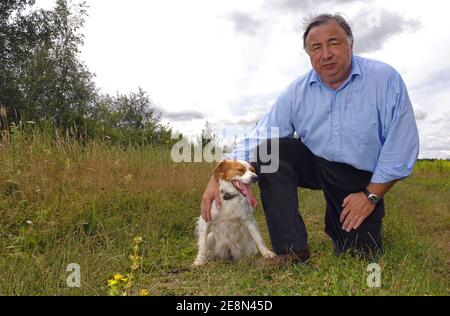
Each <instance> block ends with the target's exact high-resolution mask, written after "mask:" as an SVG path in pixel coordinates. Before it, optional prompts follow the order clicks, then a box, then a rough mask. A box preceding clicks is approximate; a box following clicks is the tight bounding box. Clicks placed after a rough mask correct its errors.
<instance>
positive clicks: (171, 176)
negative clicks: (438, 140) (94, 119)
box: [0, 124, 450, 295]
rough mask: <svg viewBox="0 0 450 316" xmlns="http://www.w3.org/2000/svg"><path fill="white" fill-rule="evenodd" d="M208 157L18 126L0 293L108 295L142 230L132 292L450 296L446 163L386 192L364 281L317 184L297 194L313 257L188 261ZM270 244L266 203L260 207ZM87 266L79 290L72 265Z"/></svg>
mask: <svg viewBox="0 0 450 316" xmlns="http://www.w3.org/2000/svg"><path fill="white" fill-rule="evenodd" d="M212 168H213V165H211V164H207V163H181V164H175V163H173V162H172V161H171V159H170V149H169V148H159V147H158V148H154V147H150V146H137V147H136V146H135V147H132V146H129V147H121V146H117V145H112V144H110V143H108V141H104V140H89V141H88V140H86V141H84V142H80V141H76V140H75V139H74V138H73V137H71V134H70V132H64V133H62V132H59V131H55V130H54V129H52V128H50V127H39V126H36V125H34V124H28V125H26V126H17V127H13V128H12V134H10V135H6V137H3V141H2V143H1V147H0V253H1V256H0V294H3V295H107V293H108V288H107V281H108V279H110V278H111V276H113V275H114V274H115V273H122V272H124V271H127V270H128V268H129V264H130V260H129V255H130V253H131V252H132V248H131V247H132V246H131V245H132V242H133V240H134V237H135V236H142V237H143V240H144V241H143V243H142V244H141V250H142V259H143V260H142V262H141V264H140V266H139V268H138V269H137V270H136V271H135V272H134V284H133V288H131V289H129V292H130V293H131V294H138V292H139V290H140V289H142V288H145V289H148V291H149V293H150V295H177V294H188V295H191V294H199V295H211V294H222V295H241V294H246V295H332V294H337V295H366V294H373V295H413V294H418V295H436V294H444V295H448V294H449V281H448V280H449V279H450V278H449V277H450V274H449V271H450V268H449V264H450V258H449V251H448V250H449V245H450V236H449V231H450V226H449V225H450V224H449V223H450V217H449V216H450V215H449V214H450V212H449V204H448V200H449V198H450V193H449V192H450V190H448V188H449V185H450V176H449V175H450V173H449V169H448V162H433V163H432V162H427V163H426V165H425V164H424V165H423V164H422V163H421V162H420V163H419V164H418V165H417V167H416V169H415V171H414V175H413V176H412V177H410V178H408V179H407V180H405V181H402V182H401V183H399V184H398V185H396V187H394V189H393V191H392V192H391V193H389V195H388V196H387V216H386V219H385V222H384V240H385V245H386V254H385V255H384V256H383V257H382V258H380V260H379V262H378V263H379V264H380V266H381V267H382V271H383V274H382V276H383V277H382V287H381V288H379V289H371V288H368V287H367V285H366V282H365V281H366V277H367V275H368V273H367V272H366V267H367V264H368V263H367V262H364V261H359V260H357V259H355V258H352V257H348V256H343V257H335V256H333V254H332V249H331V244H330V242H329V240H328V238H327V237H326V235H325V234H324V233H323V214H324V213H323V211H324V207H325V206H324V202H323V198H322V195H321V193H320V192H317V191H308V190H300V192H299V197H300V210H301V212H302V215H303V217H304V219H305V221H306V224H307V227H308V230H309V233H310V247H311V250H312V253H313V257H312V259H311V263H310V264H308V265H301V266H295V265H292V266H289V265H288V266H283V267H271V266H265V265H260V264H259V261H258V260H257V258H250V259H246V260H242V261H239V262H236V263H232V264H230V263H220V262H217V263H211V264H210V265H208V266H206V267H205V268H202V269H199V270H193V269H191V263H192V261H193V259H194V258H195V254H196V243H195V236H194V233H193V232H194V226H195V219H196V217H197V216H198V215H199V204H200V199H201V195H202V193H203V190H204V186H205V185H206V182H207V179H208V177H209V175H210V172H211V169H212ZM255 214H256V218H257V220H258V222H259V224H260V227H261V230H262V232H263V235H264V237H265V239H266V241H268V236H267V230H266V226H265V222H264V217H263V215H262V211H261V208H260V207H258V209H257V210H256V211H255ZM70 263H77V264H79V265H80V267H81V284H82V286H81V287H80V288H69V287H68V286H67V284H66V278H67V276H68V274H69V273H68V272H67V271H66V267H67V265H68V264H70Z"/></svg>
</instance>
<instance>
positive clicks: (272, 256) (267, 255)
mask: <svg viewBox="0 0 450 316" xmlns="http://www.w3.org/2000/svg"><path fill="white" fill-rule="evenodd" d="M263 256H264V258H266V259H274V258H276V257H277V255H276V254H274V253H273V252H272V251H270V250H267V252H266V253H265V254H264V255H263Z"/></svg>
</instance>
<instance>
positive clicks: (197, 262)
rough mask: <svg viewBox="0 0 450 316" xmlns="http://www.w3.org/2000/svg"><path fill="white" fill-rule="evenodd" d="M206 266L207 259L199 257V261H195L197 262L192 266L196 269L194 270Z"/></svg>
mask: <svg viewBox="0 0 450 316" xmlns="http://www.w3.org/2000/svg"><path fill="white" fill-rule="evenodd" d="M205 264H206V258H203V257H197V259H195V261H194V263H193V264H192V266H193V267H194V268H197V267H201V266H203V265H205Z"/></svg>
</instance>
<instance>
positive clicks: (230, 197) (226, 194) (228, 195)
mask: <svg viewBox="0 0 450 316" xmlns="http://www.w3.org/2000/svg"><path fill="white" fill-rule="evenodd" d="M236 196H238V194H231V193H228V192H224V193H223V194H222V198H223V199H224V200H225V201H228V200H231V199H234V198H235V197H236Z"/></svg>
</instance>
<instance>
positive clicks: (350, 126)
mask: <svg viewBox="0 0 450 316" xmlns="http://www.w3.org/2000/svg"><path fill="white" fill-rule="evenodd" d="M270 128H277V129H278V133H279V134H278V135H277V136H278V137H293V136H294V132H295V133H296V134H297V135H298V137H300V138H301V140H302V141H303V143H304V144H305V145H306V146H307V147H308V148H309V149H310V150H311V151H312V152H313V153H314V154H315V155H317V156H320V157H322V158H325V159H327V160H330V161H335V162H342V163H347V164H350V165H352V166H354V167H355V168H357V169H362V170H367V171H370V172H373V176H372V181H371V182H372V183H387V182H390V181H393V180H397V179H401V178H404V177H407V176H408V175H410V173H411V171H412V169H413V167H414V164H415V162H416V160H417V156H418V153H419V135H418V131H417V126H416V121H415V118H414V112H413V108H412V105H411V101H410V99H409V96H408V92H407V89H406V86H405V83H404V82H403V80H402V78H401V76H400V74H399V73H398V72H397V71H396V70H395V69H393V68H392V67H391V66H389V65H387V64H385V63H382V62H379V61H375V60H371V59H366V58H362V57H358V56H353V57H352V69H351V73H350V75H349V77H348V78H347V80H346V81H345V82H344V83H343V84H342V86H341V87H340V88H339V89H337V90H334V89H332V88H330V87H328V86H327V85H326V84H324V83H323V82H322V80H321V79H320V76H319V75H318V74H317V72H316V71H314V70H313V69H312V70H311V71H309V72H308V73H307V74H305V75H304V76H302V77H300V78H298V79H297V80H295V81H294V82H293V83H291V84H290V85H289V86H288V87H287V89H285V90H284V91H283V92H282V94H281V95H280V96H279V98H278V99H277V101H276V102H275V104H274V105H273V107H272V109H271V111H270V112H269V113H268V114H266V115H265V116H264V117H263V118H262V119H261V120H260V121H259V123H258V124H257V125H256V127H255V128H254V129H253V130H252V131H251V132H250V133H248V134H247V135H246V137H245V138H244V139H243V140H242V141H240V142H239V143H238V144H237V146H236V148H235V149H234V151H233V152H232V153H231V154H230V155H228V158H232V159H241V160H247V161H250V160H252V159H253V158H252V157H254V156H253V155H254V153H253V151H254V150H255V148H256V146H257V144H259V143H260V142H261V141H262V140H264V139H266V138H269V137H271V138H273V133H272V136H267V135H270V134H267V132H266V131H267V130H270Z"/></svg>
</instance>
